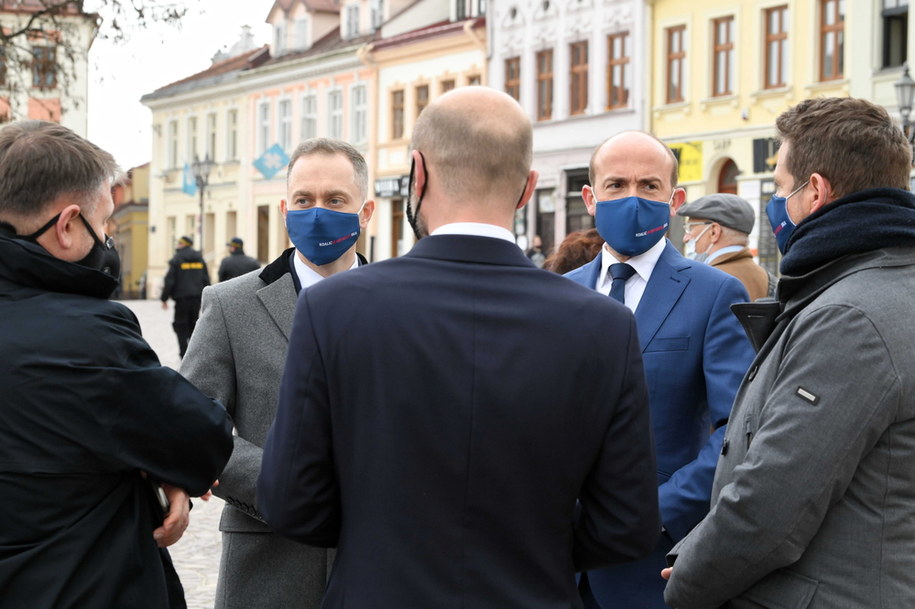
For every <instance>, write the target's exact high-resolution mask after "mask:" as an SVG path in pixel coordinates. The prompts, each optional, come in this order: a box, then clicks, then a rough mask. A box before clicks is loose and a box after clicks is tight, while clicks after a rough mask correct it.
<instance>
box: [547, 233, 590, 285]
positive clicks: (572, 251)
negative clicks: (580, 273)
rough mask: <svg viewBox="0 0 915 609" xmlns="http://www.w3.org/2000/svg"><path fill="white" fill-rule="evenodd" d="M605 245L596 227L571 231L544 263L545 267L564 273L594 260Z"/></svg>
mask: <svg viewBox="0 0 915 609" xmlns="http://www.w3.org/2000/svg"><path fill="white" fill-rule="evenodd" d="M603 245H604V240H603V238H602V237H601V236H600V234H598V232H597V229H596V228H590V229H588V230H577V231H575V232H572V233H569V234H568V235H566V238H565V239H563V240H562V243H560V244H559V247H558V248H557V249H556V251H555V252H553V253H552V254H550V256H549V258H547V259H546V261H545V262H544V263H543V268H545V269H546V270H548V271H553V272H554V273H559V274H560V275H563V274H565V273H568V272H569V271H572V270H575V269H577V268H578V267H580V266H582V265H583V264H587V263H588V262H591V261H592V260H594V257H595V256H597V254H598V252H600V248H601V247H602V246H603Z"/></svg>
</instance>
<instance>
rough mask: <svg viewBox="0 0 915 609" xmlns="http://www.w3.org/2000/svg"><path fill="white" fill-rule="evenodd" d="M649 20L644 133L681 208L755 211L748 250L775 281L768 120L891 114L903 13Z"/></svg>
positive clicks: (750, 9) (791, 10)
mask: <svg viewBox="0 0 915 609" xmlns="http://www.w3.org/2000/svg"><path fill="white" fill-rule="evenodd" d="M646 10H647V11H648V14H649V17H648V23H649V28H650V33H651V36H650V40H651V42H650V57H651V62H650V65H652V66H653V68H654V69H653V70H652V73H653V77H652V78H651V80H650V81H649V86H650V91H649V94H648V99H649V100H650V108H649V123H650V128H651V130H652V131H653V132H654V133H655V135H657V136H658V137H660V138H661V139H663V140H664V141H666V142H667V143H668V144H670V146H671V147H672V148H673V149H674V152H675V153H676V154H677V155H678V156H679V160H680V183H681V185H682V186H683V187H685V188H686V191H687V201H691V200H694V199H696V198H698V197H700V196H702V195H705V194H708V193H714V192H731V193H736V194H738V195H740V196H742V197H744V198H745V199H747V200H748V201H750V203H751V204H753V205H754V207H755V208H756V209H757V213H758V217H757V223H756V228H755V229H754V234H753V235H752V236H751V248H754V249H756V248H757V247H758V250H759V257H760V262H761V264H763V265H764V266H767V268H769V269H770V270H773V271H774V270H775V269H776V265H777V259H778V256H777V249H776V247H775V242H774V239H773V238H772V236H771V233H770V231H769V227H768V222H767V220H766V216H765V206H766V204H767V203H768V200H769V197H770V196H771V195H772V193H773V192H774V188H773V183H772V170H773V168H774V166H775V160H776V158H777V157H776V154H777V147H776V142H775V139H774V136H775V129H774V123H775V119H776V117H778V115H779V114H781V113H782V112H784V111H785V110H786V109H788V108H789V107H791V106H793V105H795V104H797V103H798V102H800V101H801V100H804V99H807V98H812V97H819V96H824V97H827V96H855V97H866V98H868V99H871V100H873V101H876V102H877V103H881V104H884V105H887V106H893V105H894V104H895V102H894V93H893V87H892V82H893V81H894V80H895V79H897V78H898V77H899V75H900V74H901V68H900V66H901V64H902V62H903V61H904V60H905V58H906V49H907V46H908V40H907V36H906V34H905V33H906V31H907V29H906V27H907V23H908V6H907V3H906V2H904V1H903V2H900V0H880V1H878V2H872V1H870V0H763V1H759V0H729V1H721V0H655V1H653V2H649V3H648V4H647V9H646ZM908 31H912V29H911V28H908ZM673 233H674V242H675V243H679V240H678V239H677V236H678V235H677V234H676V233H677V230H674V231H673ZM680 234H682V233H680Z"/></svg>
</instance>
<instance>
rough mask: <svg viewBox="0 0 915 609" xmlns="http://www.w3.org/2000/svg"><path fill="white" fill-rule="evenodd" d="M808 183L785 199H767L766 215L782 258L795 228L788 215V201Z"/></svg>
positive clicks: (775, 197)
mask: <svg viewBox="0 0 915 609" xmlns="http://www.w3.org/2000/svg"><path fill="white" fill-rule="evenodd" d="M809 181H810V180H807V181H806V182H804V183H803V184H801V185H800V186H798V187H797V188H795V189H794V191H792V192H791V194H789V195H788V196H787V197H780V196H778V195H773V196H772V198H771V199H769V204H768V205H766V215H767V216H769V224H770V225H771V226H772V234H774V235H775V242H776V243H778V251H780V252H781V253H782V255H783V256H784V255H785V250H786V249H787V247H788V239H789V238H790V237H791V233H793V232H794V227H795V226H797V225H796V224H795V223H794V220H792V219H791V216H790V215H789V214H788V199H790V198H791V197H793V196H794V195H796V194H797V193H799V192H800V191H802V190H803V189H804V187H805V186H807V182H809Z"/></svg>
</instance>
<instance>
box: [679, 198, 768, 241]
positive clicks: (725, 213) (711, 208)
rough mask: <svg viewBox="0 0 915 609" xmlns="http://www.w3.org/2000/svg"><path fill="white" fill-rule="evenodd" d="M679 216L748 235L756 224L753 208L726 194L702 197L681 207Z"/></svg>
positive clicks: (743, 200) (745, 202) (744, 201)
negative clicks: (709, 222) (715, 224)
mask: <svg viewBox="0 0 915 609" xmlns="http://www.w3.org/2000/svg"><path fill="white" fill-rule="evenodd" d="M677 215H678V216H684V217H687V216H688V217H690V218H701V219H703V220H711V221H712V222H717V223H718V224H720V225H721V226H727V227H728V228H733V229H734V230H739V231H740V232H742V233H747V234H748V235H749V234H750V231H752V230H753V225H754V224H755V223H756V215H755V214H754V213H753V206H752V205H750V204H749V203H747V201H746V199H742V198H741V197H738V196H737V195H729V194H725V193H715V194H713V195H706V196H704V197H700V198H698V199H696V200H695V201H693V202H692V203H687V204H686V205H684V206H683V207H681V208H680V209H679V210H678V211H677Z"/></svg>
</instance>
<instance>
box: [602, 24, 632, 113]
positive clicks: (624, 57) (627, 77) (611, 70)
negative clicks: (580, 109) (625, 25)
mask: <svg viewBox="0 0 915 609" xmlns="http://www.w3.org/2000/svg"><path fill="white" fill-rule="evenodd" d="M631 40H632V39H631V38H630V36H629V32H622V33H621V34H613V35H612V36H608V37H607V109H608V110H611V109H613V108H627V107H628V106H629V87H630V86H631V83H632V75H631V74H630V67H629V57H630V55H631V52H630V51H631V44H632V43H631Z"/></svg>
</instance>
